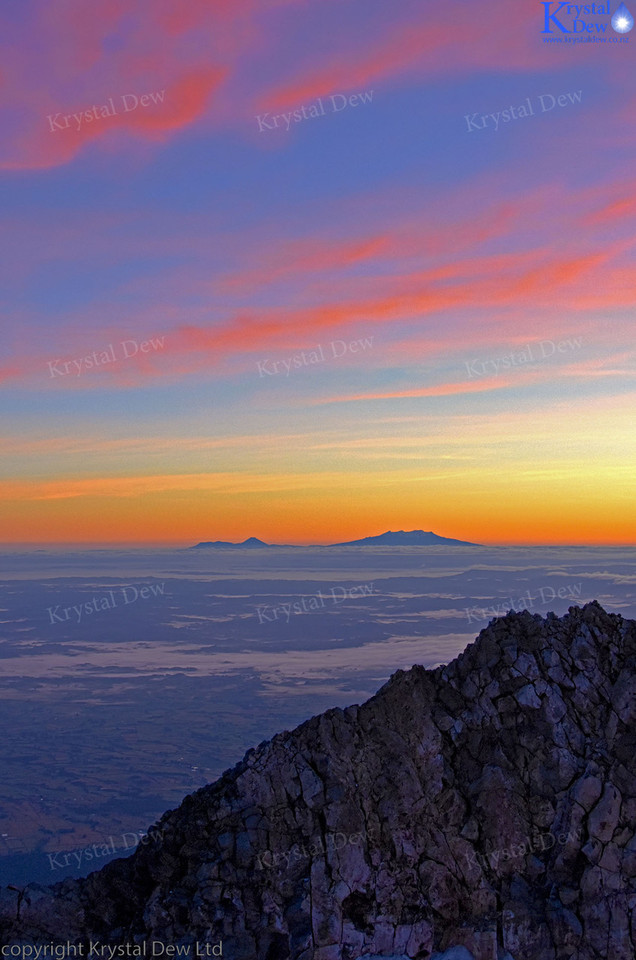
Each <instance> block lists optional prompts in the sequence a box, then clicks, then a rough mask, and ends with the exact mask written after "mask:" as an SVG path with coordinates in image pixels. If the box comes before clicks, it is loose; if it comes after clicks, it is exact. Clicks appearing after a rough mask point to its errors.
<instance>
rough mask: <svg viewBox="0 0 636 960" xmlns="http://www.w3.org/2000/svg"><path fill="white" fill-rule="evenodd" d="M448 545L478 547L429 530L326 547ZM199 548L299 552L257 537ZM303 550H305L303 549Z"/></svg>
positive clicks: (390, 533) (399, 532)
mask: <svg viewBox="0 0 636 960" xmlns="http://www.w3.org/2000/svg"><path fill="white" fill-rule="evenodd" d="M438 544H439V545H443V544H446V545H447V546H448V545H449V544H450V545H451V546H454V547H480V546H481V544H480V543H469V541H468V540H453V539H451V538H450V537H440V536H438V535H437V534H436V533H432V532H431V531H430V530H429V531H428V532H425V531H424V530H397V531H393V530H387V532H386V533H381V534H380V535H379V536H377V537H363V539H362V540H347V541H346V542H345V543H330V544H327V546H328V547H433V546H436V545H438ZM309 546H310V547H311V546H324V545H323V544H310V545H309ZM200 547H211V548H213V549H215V550H256V549H262V548H263V547H266V548H267V549H272V548H278V549H283V548H284V549H285V550H289V549H291V548H293V547H295V548H297V549H299V550H301V549H303V548H302V547H299V546H298V544H290V543H265V542H264V541H263V540H259V539H258V538H257V537H248V539H247V540H244V541H243V543H230V542H229V541H228V540H203V541H202V542H201V543H197V544H195V545H194V546H193V547H190V548H189V549H190V550H198V549H199V548H200ZM305 549H307V548H306V547H305Z"/></svg>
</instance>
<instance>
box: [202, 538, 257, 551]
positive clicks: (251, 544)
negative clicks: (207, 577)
mask: <svg viewBox="0 0 636 960" xmlns="http://www.w3.org/2000/svg"><path fill="white" fill-rule="evenodd" d="M270 546H271V544H269V543H264V542H263V540H259V539H258V537H248V538H247V540H244V541H243V543H230V541H229V540H204V541H203V542H201V543H196V544H195V545H194V546H193V547H190V550H198V549H199V547H214V548H215V549H216V550H260V549H261V547H270Z"/></svg>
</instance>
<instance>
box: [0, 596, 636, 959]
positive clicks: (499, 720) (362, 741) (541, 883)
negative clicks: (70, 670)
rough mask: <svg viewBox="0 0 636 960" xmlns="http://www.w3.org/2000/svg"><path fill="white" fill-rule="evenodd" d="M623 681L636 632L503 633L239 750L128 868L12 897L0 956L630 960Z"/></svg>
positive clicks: (596, 626) (632, 871) (575, 614)
mask: <svg viewBox="0 0 636 960" xmlns="http://www.w3.org/2000/svg"><path fill="white" fill-rule="evenodd" d="M635 665H636V623H634V621H626V620H623V619H622V618H621V617H620V616H617V615H614V614H607V613H606V612H605V611H604V610H603V609H602V608H601V607H600V606H599V605H598V604H597V603H591V604H588V605H587V606H586V607H584V608H583V609H582V610H581V609H579V608H576V607H572V608H570V612H569V614H567V615H566V616H564V617H563V618H557V617H555V616H554V615H553V614H549V615H548V616H547V617H546V618H545V619H542V618H541V617H539V616H536V615H535V616H532V615H531V614H529V613H528V612H524V613H520V614H516V613H510V614H508V615H507V616H506V617H503V618H500V619H498V620H496V621H493V622H492V623H491V624H490V625H489V626H488V627H487V628H486V629H485V630H483V631H482V632H481V634H480V635H479V638H478V639H477V641H476V642H475V643H473V644H472V645H471V646H470V647H468V649H467V650H466V651H465V652H464V653H463V654H462V655H461V656H460V657H459V658H458V659H457V660H455V661H453V662H452V663H451V664H449V665H448V666H446V667H440V668H437V669H436V670H424V669H423V668H422V667H413V669H411V670H409V671H408V672H399V673H397V674H395V675H394V676H393V677H392V678H391V680H390V681H389V682H388V683H387V684H385V686H384V687H383V688H382V689H381V690H380V691H379V693H378V694H376V696H374V697H373V698H372V699H371V700H369V701H368V702H367V703H365V704H363V705H362V706H361V707H357V706H354V707H349V708H348V709H346V710H344V711H342V710H339V709H337V710H329V711H327V712H326V713H324V714H322V715H321V716H318V717H314V718H313V719H312V720H310V721H308V722H307V723H304V724H303V725H302V726H300V727H299V728H298V729H296V730H294V731H293V732H291V733H289V732H285V733H281V734H279V735H278V736H276V737H274V739H273V740H272V741H271V742H267V743H263V744H261V745H260V746H259V747H258V748H257V749H256V750H251V751H249V752H248V754H247V755H246V757H245V759H244V760H243V761H242V762H241V763H240V764H238V766H236V767H235V768H234V769H233V770H231V771H229V772H227V773H226V774H225V775H224V776H223V777H222V778H221V779H220V780H219V781H217V783H215V784H213V785H211V786H208V787H205V788H204V789H202V790H200V791H198V792H197V793H195V794H193V795H192V796H190V797H187V798H186V799H185V801H184V802H183V803H182V804H181V806H180V807H179V808H178V809H177V810H175V811H172V812H169V813H167V814H166V815H165V816H164V817H163V818H162V820H161V822H160V824H159V828H160V835H161V837H162V839H161V840H160V841H159V842H156V843H154V842H153V843H152V844H150V845H149V846H148V847H146V848H145V849H140V850H138V852H137V853H136V854H135V855H134V856H133V857H131V858H129V859H128V860H119V861H115V862H114V863H112V864H109V865H108V866H106V867H105V868H104V869H102V870H101V871H100V872H99V873H95V874H92V875H91V876H90V877H89V878H88V879H86V880H80V881H65V882H64V883H62V884H59V885H57V886H56V887H53V888H49V889H45V888H31V889H30V890H27V895H28V897H29V898H30V903H27V900H26V897H25V898H24V899H23V900H22V904H21V919H20V922H19V923H17V922H15V921H14V920H13V919H12V918H15V916H16V900H17V894H16V893H15V892H12V891H6V890H5V891H3V892H2V898H1V906H0V911H1V912H2V913H3V915H4V921H3V924H4V934H3V936H4V940H3V942H4V943H11V942H15V941H16V940H17V939H18V938H22V939H23V940H25V941H28V942H33V941H34V940H35V941H36V942H38V941H39V942H45V941H50V940H52V939H53V940H55V939H58V940H60V941H65V940H67V939H70V940H71V941H73V940H78V939H80V938H88V937H89V936H90V935H92V936H93V937H98V938H100V939H101V941H102V942H105V941H109V942H112V943H117V944H122V943H134V942H150V941H152V940H155V941H159V942H162V943H173V944H174V943H181V944H193V943H194V942H195V941H196V940H198V941H200V942H204V941H205V942H209V943H216V942H218V941H219V940H222V941H223V956H225V957H229V958H231V960H279V958H280V960H285V958H288V960H291V958H293V960H300V958H302V960H310V958H312V960H347V958H357V957H359V956H362V955H365V954H380V955H384V956H390V955H397V956H399V955H401V956H406V957H410V958H429V957H430V956H431V954H432V953H434V952H435V951H440V950H445V949H447V948H449V947H453V946H460V945H463V946H464V947H466V948H467V949H468V950H469V951H470V954H469V956H470V955H472V956H473V957H474V958H475V960H502V958H504V957H507V956H511V957H512V958H513V960H562V958H566V957H572V958H576V960H598V958H612V960H633V957H634V955H635V950H634V944H635V943H636V929H635V927H634V919H633V912H634V910H635V909H636V883H635V879H634V878H635V877H636V836H635V834H636V778H635V776H634V772H635V768H636V759H635V756H636V751H635V746H636V736H635V734H634V720H635V718H636V670H635ZM210 735H211V736H214V731H211V732H210ZM184 736H187V731H184ZM463 955H464V956H465V954H463Z"/></svg>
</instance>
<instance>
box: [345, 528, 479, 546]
mask: <svg viewBox="0 0 636 960" xmlns="http://www.w3.org/2000/svg"><path fill="white" fill-rule="evenodd" d="M444 543H445V544H453V546H457V547H479V546H481V544H479V543H469V542H468V540H452V539H451V538H450V537H439V536H438V535H437V534H436V533H432V532H431V531H430V530H429V531H427V532H425V531H424V530H397V531H395V532H394V531H393V530H387V532H386V533H381V534H380V535H379V536H377V537H363V539H362V540H348V541H347V542H346V543H333V544H332V546H333V547H433V546H435V545H436V544H444Z"/></svg>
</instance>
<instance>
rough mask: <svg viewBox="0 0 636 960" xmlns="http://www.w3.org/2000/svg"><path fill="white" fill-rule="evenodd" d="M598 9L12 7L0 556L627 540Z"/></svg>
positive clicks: (623, 276)
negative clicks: (414, 539)
mask: <svg viewBox="0 0 636 960" xmlns="http://www.w3.org/2000/svg"><path fill="white" fill-rule="evenodd" d="M617 7H618V3H616V2H612V0H610V3H609V5H607V4H595V5H588V8H587V9H588V11H589V10H594V11H599V10H600V11H602V12H593V13H588V12H586V10H585V8H584V5H582V4H564V3H560V2H555V3H551V4H545V3H539V2H535V0H521V2H517V3H515V4H514V5H512V4H510V2H509V0H505V2H504V0H489V2H483V3H477V2H475V0H446V2H445V3H444V4H441V3H437V2H432V0H401V2H400V3H399V4H396V3H395V2H393V0H260V2H257V0H187V3H184V2H183V0H91V4H90V5H89V6H87V5H86V3H85V2H84V0H55V3H50V2H49V0H5V3H4V4H3V8H2V11H1V12H0V27H1V29H0V46H1V47H2V58H1V61H0V117H1V120H2V137H1V138H0V204H1V210H2V215H1V217H0V231H1V235H2V257H1V258H0V275H1V279H0V311H1V314H0V316H1V320H2V330H3V334H4V335H3V336H2V338H1V341H0V391H1V397H0V409H1V417H2V422H1V424H0V437H1V449H2V457H1V461H0V463H1V466H0V471H1V473H0V537H1V539H2V541H3V542H5V543H9V544H11V543H15V544H18V543H20V544H24V543H32V544H38V543H59V544H62V543H80V542H81V543H87V544H108V543H122V542H129V543H131V544H134V543H150V542H156V543H171V542H173V543H175V544H187V543H190V542H197V541H199V540H215V539H221V540H242V539H244V538H246V537H249V536H257V537H260V538H261V539H263V540H266V541H270V542H272V541H273V542H279V543H280V542H283V543H329V542H334V541H338V540H345V539H354V538H358V537H363V536H370V535H375V534H378V533H381V532H383V531H384V530H388V529H392V530H401V529H404V530H411V529H424V530H433V531H435V532H436V533H438V534H440V535H443V536H448V537H455V538H459V539H466V540H471V541H475V542H479V543H486V544H497V543H502V544H506V543H519V544H522V543H536V544H540V543H554V544H556V543H563V544H579V543H580V544H585V543H589V544H611V543H617V544H618V543H623V544H631V543H635V542H636V511H634V508H633V504H634V475H635V468H636V457H635V440H634V432H635V431H634V412H635V409H636V404H635V399H636V384H635V382H634V376H635V372H636V365H635V363H634V304H635V301H636V272H635V269H634V267H635V264H634V248H635V245H636V234H635V230H634V227H635V224H636V190H635V188H636V163H635V162H634V161H635V152H636V151H635V146H636V132H635V128H634V121H635V120H636V71H635V70H634V51H635V49H636V30H635V31H632V30H628V31H627V32H623V33H621V32H620V30H619V31H616V30H615V29H614V28H613V27H612V25H611V22H610V20H611V18H612V15H613V14H614V13H615V11H616V8H617ZM607 10H609V12H607ZM629 19H630V17H629V14H628V15H627V18H626V20H625V21H624V22H623V23H622V26H621V24H619V27H621V29H622V28H624V27H628V26H629Z"/></svg>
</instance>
